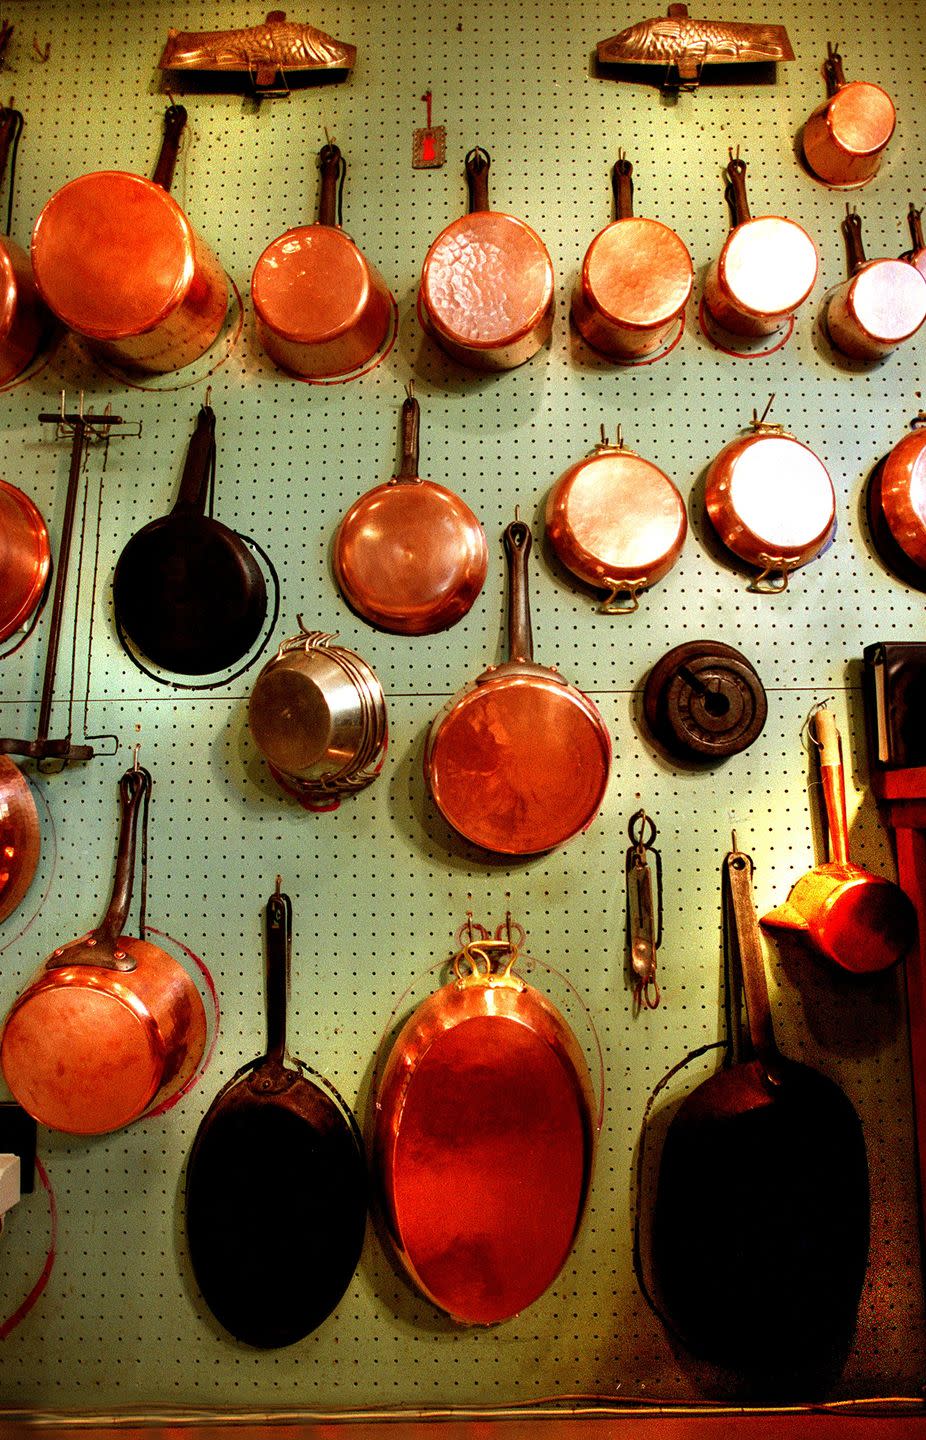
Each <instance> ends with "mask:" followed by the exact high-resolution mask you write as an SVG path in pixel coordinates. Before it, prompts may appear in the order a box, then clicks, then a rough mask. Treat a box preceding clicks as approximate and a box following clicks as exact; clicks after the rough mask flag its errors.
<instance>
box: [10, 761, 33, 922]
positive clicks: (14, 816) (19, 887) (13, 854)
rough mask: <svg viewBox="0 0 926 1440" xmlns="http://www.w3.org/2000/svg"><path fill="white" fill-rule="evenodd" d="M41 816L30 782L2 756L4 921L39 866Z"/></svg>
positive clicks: (30, 882) (22, 895) (16, 766)
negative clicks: (36, 806)
mask: <svg viewBox="0 0 926 1440" xmlns="http://www.w3.org/2000/svg"><path fill="white" fill-rule="evenodd" d="M39 849H40V842H39V816H38V811H37V810H36V808H35V801H34V800H33V798H32V791H31V790H30V789H29V783H28V781H27V780H26V778H25V776H24V775H23V773H22V771H21V770H20V769H19V766H18V765H14V764H13V762H12V760H11V759H10V758H9V756H7V755H0V920H5V919H6V918H7V916H8V915H12V913H13V911H14V910H15V909H16V907H17V905H19V903H20V901H21V900H22V899H23V898H24V897H25V894H26V891H27V890H28V889H29V886H30V885H31V884H32V877H33V876H34V874H35V867H36V866H37V865H38V863H39Z"/></svg>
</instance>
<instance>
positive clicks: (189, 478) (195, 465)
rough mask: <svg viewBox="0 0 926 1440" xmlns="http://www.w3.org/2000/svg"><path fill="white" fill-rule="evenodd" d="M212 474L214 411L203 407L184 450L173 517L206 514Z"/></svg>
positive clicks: (209, 406) (213, 466)
mask: <svg viewBox="0 0 926 1440" xmlns="http://www.w3.org/2000/svg"><path fill="white" fill-rule="evenodd" d="M214 470H215V411H214V410H213V409H212V406H211V405H203V406H201V407H200V411H199V414H198V415H197V417H196V425H195V428H194V430H193V434H192V435H191V436H190V443H189V445H188V446H187V452H186V460H185V462H184V466H183V476H182V478H181V480H180V489H179V490H178V492H177V499H176V500H175V502H174V507H173V510H172V511H171V514H172V515H177V514H184V515H202V514H204V513H205V510H206V497H207V494H208V491H209V483H210V481H211V479H212V475H213V472H214Z"/></svg>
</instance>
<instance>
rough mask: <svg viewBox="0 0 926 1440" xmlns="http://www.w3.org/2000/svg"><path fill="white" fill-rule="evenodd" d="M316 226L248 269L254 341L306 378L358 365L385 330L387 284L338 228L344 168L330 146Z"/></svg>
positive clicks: (291, 236) (279, 242)
mask: <svg viewBox="0 0 926 1440" xmlns="http://www.w3.org/2000/svg"><path fill="white" fill-rule="evenodd" d="M318 159H319V166H320V169H321V191H320V194H319V202H318V223H317V224H316V225H299V226H296V227H295V228H294V229H292V230H287V231H285V232H284V234H282V235H280V236H278V237H277V239H276V240H273V241H271V243H270V244H269V245H268V246H267V248H266V250H265V251H264V252H263V254H262V255H261V256H260V259H259V260H258V261H257V264H256V265H255V266H254V273H253V275H252V276H251V299H252V300H253V302H254V314H255V320H256V324H257V338H258V339H259V340H260V343H261V345H262V346H263V347H264V349H265V350H266V352H267V354H268V355H269V356H270V358H271V360H273V361H275V363H276V364H277V365H279V366H281V367H282V368H283V369H284V370H288V371H289V372H290V373H291V374H293V375H297V376H300V377H302V378H306V379H321V378H326V377H333V376H336V375H346V374H348V372H350V371H351V370H355V369H357V368H358V367H359V366H362V365H365V364H366V363H367V361H369V360H371V359H372V358H373V356H374V355H375V354H376V352H377V351H378V350H379V349H380V348H381V347H382V345H383V344H384V342H385V340H386V336H387V334H388V331H389V321H390V316H391V313H392V299H391V296H390V294H389V290H388V289H387V287H386V282H385V281H384V280H383V278H382V276H381V275H380V274H379V272H378V271H377V270H376V269H374V267H373V266H372V265H371V264H370V262H369V260H368V259H367V258H366V256H365V255H364V254H363V252H362V251H361V249H360V247H359V246H358V245H356V244H355V243H354V241H353V240H352V239H351V238H350V236H349V235H347V234H346V233H345V232H344V231H343V230H342V229H341V225H340V218H339V214H338V210H339V204H340V201H339V196H340V192H341V190H343V184H344V176H345V174H346V170H347V166H346V162H345V160H344V157H343V155H342V154H341V151H340V150H339V149H338V147H337V145H334V144H332V143H330V142H329V143H328V144H327V145H325V146H324V148H323V149H322V150H321V152H320V153H319V157H318Z"/></svg>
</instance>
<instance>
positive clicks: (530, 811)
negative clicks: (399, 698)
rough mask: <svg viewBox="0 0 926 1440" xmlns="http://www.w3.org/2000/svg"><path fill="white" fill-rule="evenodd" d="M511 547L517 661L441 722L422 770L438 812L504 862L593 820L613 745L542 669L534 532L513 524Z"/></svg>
mask: <svg viewBox="0 0 926 1440" xmlns="http://www.w3.org/2000/svg"><path fill="white" fill-rule="evenodd" d="M504 543H505V553H506V555H507V557H508V570H509V610H508V649H509V658H508V660H507V661H506V662H505V664H503V665H498V666H495V665H492V666H490V667H489V669H488V670H486V671H485V672H484V673H483V674H482V675H480V676H479V678H478V679H477V680H473V681H471V682H470V684H469V685H467V687H466V689H465V690H462V691H461V692H460V693H459V694H458V695H456V696H455V697H454V698H453V699H452V700H451V701H449V703H448V704H447V705H445V706H444V708H443V710H442V711H441V712H440V714H438V715H437V716H436V718H435V720H434V722H433V724H432V725H431V729H430V731H429V733H428V739H427V743H426V746H425V757H424V770H425V776H426V779H427V782H428V786H429V788H430V791H431V795H432V797H433V799H434V802H435V804H436V805H437V808H438V810H440V812H441V814H442V815H443V817H444V819H445V820H446V821H448V823H449V824H450V825H452V826H453V827H454V829H455V830H458V831H459V833H460V834H461V835H463V836H464V837H465V838H466V839H467V840H471V841H472V842H473V844H475V845H481V846H482V847H483V848H484V849H486V850H493V851H495V852H497V853H499V854H502V855H536V854H538V853H540V852H541V851H543V850H551V849H552V848H553V847H554V846H555V845H562V844H563V843H564V841H566V840H570V839H571V838H572V837H573V836H574V835H577V834H579V832H580V831H582V830H585V829H587V828H588V826H589V825H590V824H591V823H592V821H593V820H594V818H595V816H596V815H597V813H598V811H599V809H600V808H601V803H602V801H603V799H604V793H605V789H606V787H607V783H608V774H609V771H610V766H611V738H610V736H609V734H608V730H607V727H606V726H605V723H604V721H603V720H602V718H601V716H600V714H599V713H598V710H597V708H596V707H595V705H594V704H593V702H592V701H591V700H589V699H588V698H587V697H586V696H585V695H583V694H582V691H581V690H578V689H577V688H576V686H574V685H570V684H568V683H567V681H565V680H564V679H563V677H562V676H561V675H560V674H559V672H558V671H557V670H554V669H547V668H546V667H545V666H541V665H535V664H534V652H533V642H532V638H531V624H530V608H529V599H528V585H527V557H528V555H529V554H530V548H531V533H530V530H529V529H528V527H527V525H525V524H524V522H523V521H521V520H515V521H514V522H513V523H512V524H511V525H509V526H508V528H507V529H506V530H505V535H504Z"/></svg>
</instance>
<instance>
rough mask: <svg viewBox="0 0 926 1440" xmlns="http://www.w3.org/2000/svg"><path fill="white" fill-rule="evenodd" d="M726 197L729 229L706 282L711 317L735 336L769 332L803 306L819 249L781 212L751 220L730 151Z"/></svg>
mask: <svg viewBox="0 0 926 1440" xmlns="http://www.w3.org/2000/svg"><path fill="white" fill-rule="evenodd" d="M727 176H728V180H729V183H728V185H727V200H728V202H729V204H730V209H731V212H732V215H733V228H732V230H731V231H730V233H729V235H728V236H727V238H726V240H725V241H724V245H723V249H722V250H721V252H720V256H719V258H718V259H717V260H715V261H714V263H713V265H712V266H711V268H710V270H709V271H708V273H707V278H706V280H705V282H704V303H705V305H706V306H707V309H708V311H709V312H710V314H711V316H712V317H713V319H714V320H715V321H716V323H717V324H718V325H720V326H721V327H722V329H724V330H729V331H731V332H732V333H733V334H734V335H748V336H756V335H771V334H774V332H775V331H776V330H779V329H781V327H782V326H783V325H785V324H787V322H788V321H789V320H790V319H791V317H792V316H793V314H794V312H795V311H796V310H797V309H798V308H799V307H800V306H801V305H803V303H804V301H805V300H806V299H807V296H808V295H809V294H810V292H811V290H812V289H813V287H814V282H815V281H816V278H817V250H816V246H815V245H814V243H813V241H812V240H811V238H810V236H809V235H808V234H807V231H806V230H805V229H804V228H803V227H802V226H801V225H798V224H796V223H795V221H793V220H785V219H783V218H782V217H781V216H780V215H763V216H761V217H760V218H759V219H755V220H754V219H753V218H752V216H751V214H750V211H749V201H748V199H747V196H746V162H745V160H741V159H740V158H739V156H738V155H737V156H735V157H734V156H733V155H732V153H731V156H730V162H729V164H728V165H727Z"/></svg>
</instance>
